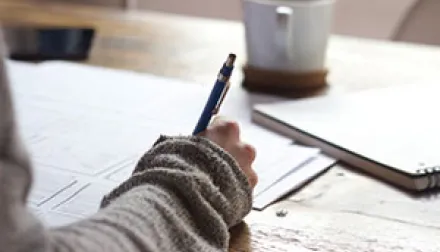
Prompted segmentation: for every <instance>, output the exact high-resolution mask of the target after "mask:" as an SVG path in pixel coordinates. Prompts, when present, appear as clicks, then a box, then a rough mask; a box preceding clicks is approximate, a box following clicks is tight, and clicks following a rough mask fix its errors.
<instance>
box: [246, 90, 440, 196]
mask: <svg viewBox="0 0 440 252" xmlns="http://www.w3.org/2000/svg"><path fill="white" fill-rule="evenodd" d="M439 107H440V85H423V86H421V85H405V86H398V87H389V88H381V89H372V90H367V91H361V92H356V93H351V94H345V95H342V94H340V95H334V96H328V97H319V98H317V97H315V98H307V99H303V100H297V101H283V102H275V103H271V104H258V105H255V106H254V108H253V113H252V120H253V121H254V122H256V123H257V124H259V125H262V126H265V127H267V128H269V129H271V130H273V131H275V132H278V133H281V134H283V135H286V136H288V137H290V138H292V139H295V140H297V141H298V142H301V143H303V144H306V145H310V146H314V147H319V148H321V149H322V151H323V152H324V153H327V154H328V155H330V156H331V157H334V158H337V159H339V160H340V161H341V162H344V163H347V164H349V165H352V166H354V167H355V168H358V169H360V170H363V171H364V172H366V173H368V174H370V175H373V176H375V177H378V178H380V179H382V180H384V181H387V182H389V183H391V184H393V185H395V186H398V187H401V188H404V189H408V190H413V191H424V190H427V189H430V188H436V187H440V148H439V145H440V117H439V113H438V108H439Z"/></svg>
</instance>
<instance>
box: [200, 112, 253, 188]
mask: <svg viewBox="0 0 440 252" xmlns="http://www.w3.org/2000/svg"><path fill="white" fill-rule="evenodd" d="M200 135H202V136H204V137H206V138H208V139H209V140H211V141H213V142H214V143H216V144H217V145H219V146H220V147H222V148H223V149H224V150H225V151H227V152H228V153H229V154H230V155H232V157H233V158H234V159H235V160H236V161H237V163H238V165H239V166H240V168H241V169H242V170H243V172H244V173H245V174H246V176H247V178H248V180H249V183H250V185H251V187H252V188H254V187H255V185H256V184H257V182H258V177H257V174H256V173H255V171H254V170H253V169H252V163H253V162H254V160H255V156H256V151H255V148H254V147H252V146H251V145H249V144H246V143H243V142H242V141H241V140H240V128H239V126H238V124H237V123H236V122H234V121H230V120H227V119H225V118H222V117H216V118H215V119H214V121H213V122H212V123H211V125H210V126H209V127H208V128H207V129H206V130H205V131H204V132H202V133H201V134H200Z"/></svg>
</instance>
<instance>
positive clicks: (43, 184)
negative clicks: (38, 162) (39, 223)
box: [28, 167, 77, 206]
mask: <svg viewBox="0 0 440 252" xmlns="http://www.w3.org/2000/svg"><path fill="white" fill-rule="evenodd" d="M35 168H36V169H34V174H33V175H34V185H33V188H32V190H31V193H30V195H29V200H28V203H29V204H31V205H33V206H40V205H42V204H44V203H45V202H46V201H48V200H50V199H51V198H53V197H55V196H56V195H57V194H59V193H60V192H62V191H63V190H65V189H66V188H68V187H70V186H72V185H73V184H74V183H76V182H77V180H76V178H75V177H74V176H72V175H70V174H65V173H60V172H56V171H53V170H50V169H44V168H39V167H35ZM50 178H52V179H51V180H50V182H49V181H48V179H50ZM53 178H56V179H53Z"/></svg>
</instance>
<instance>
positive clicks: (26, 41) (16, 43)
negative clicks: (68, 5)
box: [4, 27, 95, 61]
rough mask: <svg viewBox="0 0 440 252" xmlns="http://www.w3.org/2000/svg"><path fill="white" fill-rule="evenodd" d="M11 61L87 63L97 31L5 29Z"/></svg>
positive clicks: (88, 29) (77, 29)
mask: <svg viewBox="0 0 440 252" xmlns="http://www.w3.org/2000/svg"><path fill="white" fill-rule="evenodd" d="M4 34H5V39H6V43H7V45H8V49H9V58H11V59H16V60H32V61H40V60H85V59H87V58H88V56H89V52H90V49H91V46H92V42H93V38H94V35H95V30H94V29H92V28H70V27H69V28H46V27H45V28H38V27H5V28H4Z"/></svg>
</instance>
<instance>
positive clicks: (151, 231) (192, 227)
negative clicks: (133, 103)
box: [16, 138, 251, 252]
mask: <svg viewBox="0 0 440 252" xmlns="http://www.w3.org/2000/svg"><path fill="white" fill-rule="evenodd" d="M162 140H164V141H160V142H159V143H158V144H157V145H156V146H155V147H153V148H152V149H151V150H150V151H149V152H148V153H147V154H146V155H145V156H144V157H143V158H142V159H141V160H140V162H139V163H138V165H137V167H136V169H135V173H134V174H133V176H132V177H131V178H130V179H129V180H127V181H126V182H124V183H123V184H121V185H120V186H119V187H118V188H116V189H115V190H114V191H113V192H111V193H110V194H109V195H108V196H107V197H105V198H104V200H103V208H102V209H101V210H100V211H99V212H98V213H97V214H96V215H94V216H92V217H91V218H88V219H86V220H83V221H80V222H78V223H74V224H72V225H69V226H66V227H62V228H57V229H52V230H47V231H45V230H44V229H43V227H41V226H38V225H39V223H34V224H35V225H34V226H33V229H34V231H35V227H37V229H38V228H40V232H36V233H40V239H39V240H38V245H39V246H40V248H41V251H71V250H74V251H106V252H112V251H225V250H227V248H228V241H229V237H228V234H229V233H228V228H229V227H231V226H233V225H235V224H237V223H238V222H239V221H240V220H241V219H242V218H243V217H244V216H245V215H246V214H247V213H248V212H249V211H250V208H251V191H250V188H249V185H248V182H247V179H246V177H245V176H244V174H242V173H241V171H240V169H239V168H238V167H237V165H236V164H235V161H234V160H233V159H232V158H231V157H229V156H228V155H227V154H226V153H225V152H223V151H222V150H221V149H220V148H219V147H217V146H215V145H214V144H212V143H211V142H209V141H208V140H206V139H202V138H176V139H167V140H165V139H162ZM16 217H20V216H16ZM31 237H32V236H28V237H22V242H26V241H28V242H34V243H35V242H36V241H35V239H33V240H30V238H31ZM41 239H44V242H41V241H42V240H41ZM26 247H29V246H26ZM22 251H24V250H22Z"/></svg>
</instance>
